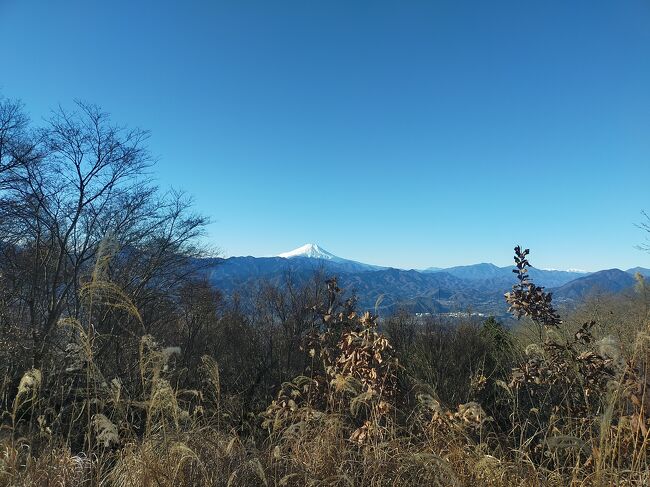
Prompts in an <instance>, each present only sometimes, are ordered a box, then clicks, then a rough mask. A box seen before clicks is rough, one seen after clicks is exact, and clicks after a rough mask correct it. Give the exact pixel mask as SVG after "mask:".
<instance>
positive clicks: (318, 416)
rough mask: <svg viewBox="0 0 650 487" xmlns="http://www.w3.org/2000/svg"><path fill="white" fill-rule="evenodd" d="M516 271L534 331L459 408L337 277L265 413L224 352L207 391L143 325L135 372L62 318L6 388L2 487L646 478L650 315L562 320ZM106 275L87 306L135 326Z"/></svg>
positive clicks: (521, 306) (206, 376) (517, 299)
mask: <svg viewBox="0 0 650 487" xmlns="http://www.w3.org/2000/svg"><path fill="white" fill-rule="evenodd" d="M519 258H520V261H519V263H520V264H521V261H522V260H525V258H526V255H525V254H523V255H520V256H519ZM101 262H102V264H101V265H105V263H103V261H101ZM519 267H520V271H521V279H520V285H519V288H518V289H517V292H516V293H514V294H511V295H510V297H509V299H510V300H511V304H513V303H514V305H515V307H516V309H517V312H518V313H520V314H521V315H522V316H529V317H530V318H532V319H533V320H534V322H535V323H536V328H535V329H536V331H537V332H538V333H539V334H540V335H539V338H540V339H539V340H537V341H536V342H535V343H533V344H528V346H526V347H525V350H524V349H523V347H522V349H518V350H516V353H513V351H512V350H511V349H512V348H517V345H516V340H513V343H515V344H514V345H513V343H510V342H507V350H496V351H493V352H494V353H493V354H492V355H491V357H492V359H494V357H497V358H498V357H502V356H503V354H506V355H507V356H508V357H510V360H513V361H514V362H513V363H514V364H515V365H516V367H515V370H514V371H513V372H512V373H510V372H507V371H506V372H505V374H506V375H504V376H503V378H506V379H508V380H502V379H500V378H499V376H497V375H495V374H494V373H488V371H487V369H486V367H487V365H486V363H487V359H486V358H485V357H484V358H483V361H482V362H481V363H482V364H483V365H482V368H481V369H480V370H478V371H477V370H472V371H471V374H469V375H468V376H467V381H468V383H467V384H461V385H459V386H462V387H463V390H467V391H470V394H473V395H474V396H473V397H475V400H470V401H467V402H464V403H461V404H458V403H455V404H444V401H442V400H441V399H440V397H438V396H437V395H436V393H435V387H433V386H435V384H427V383H423V382H422V381H419V380H417V379H416V378H415V377H413V376H412V375H410V374H409V373H408V370H409V368H408V367H406V366H405V365H409V364H404V363H402V362H401V361H400V359H402V358H404V359H406V360H409V359H413V360H414V363H417V364H423V363H424V362H421V361H420V359H417V357H415V358H414V356H411V355H404V356H403V357H400V356H399V353H398V352H397V351H396V350H394V349H393V347H392V346H391V343H390V340H389V339H388V337H387V336H386V335H384V334H383V333H382V332H381V331H380V330H379V329H378V327H377V321H376V318H375V317H373V316H372V315H370V314H368V313H366V314H363V315H358V314H357V313H356V312H355V311H354V306H353V302H352V301H347V302H343V303H341V302H340V301H339V296H338V294H339V290H338V288H337V287H336V282H335V281H329V282H328V293H327V298H326V300H325V301H326V302H325V303H324V304H323V305H322V307H321V308H319V309H317V310H316V313H317V314H319V315H320V317H321V323H320V326H318V327H317V328H315V329H313V330H312V332H311V333H310V334H309V336H308V337H307V338H306V340H305V341H304V343H303V346H304V353H305V354H306V356H307V357H309V360H308V362H307V364H308V365H307V366H306V367H305V369H304V370H303V371H302V372H303V373H302V374H301V375H299V376H297V377H296V378H295V379H293V380H291V381H287V382H285V383H283V384H282V386H281V387H279V389H278V391H277V395H276V397H275V399H274V400H272V401H269V405H268V407H267V408H266V410H264V411H250V412H249V413H247V415H246V414H239V415H235V414H234V413H232V412H233V411H234V410H235V409H236V408H240V409H241V402H242V399H241V398H240V397H235V396H234V395H233V394H229V393H224V391H223V390H222V387H223V385H222V375H221V364H219V363H217V360H215V358H213V357H208V356H206V357H203V358H202V360H199V364H200V365H199V367H198V368H197V369H196V374H198V375H200V377H198V378H194V379H195V380H194V381H193V383H195V384H200V386H197V387H196V388H184V387H182V386H181V382H180V381H179V379H178V377H179V375H178V374H177V373H176V372H177V369H178V367H179V365H178V364H177V361H178V360H179V358H180V357H182V351H181V350H179V349H178V348H177V347H164V346H162V345H160V344H159V343H158V341H157V340H156V339H155V338H154V337H153V336H150V335H144V336H142V337H141V338H139V340H138V343H137V346H135V347H133V348H132V349H130V350H133V353H134V354H135V355H134V356H135V362H134V363H133V367H134V368H135V369H136V371H134V374H133V375H134V377H135V378H136V380H134V381H130V382H127V381H126V380H124V381H123V380H122V378H120V377H112V376H111V375H109V374H108V373H107V372H104V371H102V370H101V366H100V362H99V361H98V359H97V357H98V356H99V355H101V344H102V343H103V337H102V336H100V335H99V334H98V333H97V332H96V331H95V329H94V328H93V327H92V326H91V325H90V324H88V325H85V326H84V325H82V324H81V322H80V321H78V320H71V319H69V320H66V321H65V322H64V323H62V324H63V325H65V326H63V327H60V330H61V331H62V332H65V333H66V335H65V336H66V337H67V339H68V343H67V346H66V347H65V350H66V351H65V357H64V358H63V359H61V360H60V361H59V362H56V361H53V362H51V365H50V366H49V367H48V368H45V367H44V368H43V369H42V370H39V369H28V370H26V371H25V372H24V374H23V375H22V378H21V379H20V380H19V381H18V382H17V384H16V386H15V387H13V388H12V387H11V381H10V380H9V378H5V379H4V380H3V382H2V390H1V391H0V392H2V397H9V396H11V401H7V400H5V401H4V404H6V405H7V406H8V407H7V408H6V411H5V412H4V413H3V421H2V429H0V486H2V487H5V486H7V487H8V486H26V487H27V486H72V485H74V486H83V485H89V486H91V485H92V486H100V485H101V486H124V487H127V486H152V487H153V486H170V487H171V486H188V487H189V486H257V485H259V486H325V485H328V486H329V485H333V486H389V485H390V486H412V485H427V486H429V485H430V486H477V485H485V486H488V485H489V486H512V485H516V486H517V485H518V486H538V485H557V486H564V485H573V486H592V485H593V486H601V485H602V486H604V485H612V484H617V485H630V486H632V485H634V486H642V485H648V484H649V482H650V468H649V463H648V461H649V458H648V449H649V448H648V447H649V446H650V445H649V444H650V434H649V431H648V429H649V427H650V392H649V391H650V389H649V387H650V386H649V379H650V378H649V376H648V366H649V364H650V321H649V319H648V314H647V312H646V314H645V315H643V314H640V313H641V312H639V313H637V314H635V321H634V324H633V325H629V326H630V329H627V330H625V331H624V333H621V336H625V337H630V336H632V334H633V330H632V329H631V328H632V327H634V328H635V329H636V330H635V334H634V336H635V338H634V340H631V339H630V341H629V343H622V342H621V341H620V340H619V339H618V337H617V336H614V335H613V334H612V333H610V332H611V329H612V325H611V323H608V328H599V326H600V325H597V324H592V323H591V321H584V322H583V323H582V325H577V324H573V322H571V323H570V324H564V323H562V322H561V321H560V320H559V316H558V315H557V313H556V311H555V310H554V308H553V306H552V303H551V301H550V298H548V296H547V295H546V294H545V291H544V290H543V289H542V288H538V287H534V286H529V285H528V281H527V277H526V275H525V267H526V265H525V264H522V265H520V266H519ZM100 271H101V268H99V267H98V270H97V272H96V273H95V275H94V281H93V282H91V283H90V284H89V285H88V286H86V287H85V288H84V293H85V294H84V295H83V298H84V299H85V300H86V302H87V303H90V304H89V305H90V306H95V307H98V306H103V307H104V308H106V307H108V308H110V309H112V310H113V311H114V310H115V309H117V311H119V312H123V313H126V314H128V315H129V316H130V317H131V318H135V319H136V320H137V321H141V316H140V314H139V313H137V312H135V311H134V310H133V309H132V306H133V305H132V303H131V301H127V302H126V304H122V305H119V306H116V305H115V303H113V300H116V299H119V298H120V296H121V295H120V293H119V292H118V290H116V289H114V288H113V286H104V285H101V282H100V281H101V279H102V277H101V275H102V272H100ZM640 289H641V291H643V292H639V293H638V294H637V297H636V299H637V301H636V303H637V304H638V303H641V304H640V305H639V306H640V308H643V306H646V304H647V296H646V294H647V293H645V289H644V288H640ZM108 291H110V293H109V292H108ZM527 293H534V294H535V296H534V298H535V299H530V298H531V296H529V295H528V294H527ZM109 298H110V299H109ZM630 299H631V298H630ZM527 303H533V305H534V309H532V311H531V310H530V309H528V308H527ZM627 309H628V311H629V308H627ZM645 309H646V310H647V307H646V308H645ZM585 313H586V311H585V310H581V311H580V312H579V313H578V314H577V315H576V316H577V318H576V320H577V319H579V318H582V317H584V314H585ZM625 318H626V316H625V315H621V319H625ZM609 319H610V322H611V321H612V319H613V318H612V314H610V315H609ZM628 324H629V322H628ZM495 330H496V331H497V332H498V333H501V332H500V331H499V330H498V329H495V328H491V329H490V334H488V335H489V336H488V338H489V340H493V338H494V336H493V335H494V332H495ZM490 343H497V344H501V345H498V346H505V345H503V343H506V342H503V341H498V342H494V341H490ZM413 349H414V350H416V352H414V353H417V350H418V347H414V348H413ZM497 352H498V353H497ZM486 356H487V355H486ZM518 357H521V359H519V358H518ZM216 359H219V357H216ZM492 359H491V360H492ZM57 363H58V364H59V365H58V366H55V364H57ZM495 370H496V369H495ZM184 373H186V374H187V372H184ZM231 373H232V371H231ZM442 373H444V372H442ZM486 374H487V375H486ZM423 375H424V376H425V377H426V376H427V375H426V374H423ZM488 390H489V391H491V392H490V394H486V393H485V392H486V391H488ZM481 398H483V399H481ZM235 405H236V406H235ZM243 418H248V419H246V420H245V421H244V419H243ZM251 425H252V426H251Z"/></svg>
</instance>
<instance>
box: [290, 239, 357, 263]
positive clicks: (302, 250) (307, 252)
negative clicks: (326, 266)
mask: <svg viewBox="0 0 650 487" xmlns="http://www.w3.org/2000/svg"><path fill="white" fill-rule="evenodd" d="M278 257H283V258H285V259H290V258H292V257H309V258H311V259H327V260H331V261H334V262H337V261H343V260H346V259H341V258H340V257H337V256H336V255H334V254H332V253H330V252H328V251H327V250H325V249H323V248H321V247H319V246H318V245H316V244H313V243H308V244H305V245H303V246H302V247H298V248H297V249H293V250H290V251H289V252H283V253H282V254H278Z"/></svg>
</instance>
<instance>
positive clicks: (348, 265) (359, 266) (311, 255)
mask: <svg viewBox="0 0 650 487" xmlns="http://www.w3.org/2000/svg"><path fill="white" fill-rule="evenodd" d="M278 257H280V258H283V259H297V258H298V259H300V258H302V259H320V260H322V261H325V262H327V263H334V264H336V265H335V267H339V268H341V270H345V271H348V272H349V271H372V270H379V269H386V267H381V266H377V265H371V264H364V263H362V262H357V261H356V260H350V259H343V258H342V257H338V256H336V255H334V254H332V253H331V252H328V251H327V250H325V249H324V248H322V247H320V246H318V245H317V244H313V243H308V244H305V245H303V246H301V247H298V248H297V249H293V250H290V251H289V252H283V253H281V254H278ZM325 262H324V263H325Z"/></svg>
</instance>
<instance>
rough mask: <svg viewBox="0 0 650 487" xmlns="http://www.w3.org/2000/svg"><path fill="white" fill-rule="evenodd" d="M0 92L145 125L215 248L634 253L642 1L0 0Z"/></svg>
mask: <svg viewBox="0 0 650 487" xmlns="http://www.w3.org/2000/svg"><path fill="white" fill-rule="evenodd" d="M0 36H1V37H0V92H1V93H2V94H4V95H5V96H8V97H12V98H21V99H22V100H23V101H24V103H25V104H26V106H27V109H28V111H29V113H30V114H31V116H32V118H33V119H35V120H37V121H38V120H40V119H41V118H42V117H43V116H45V115H46V114H47V112H48V110H49V109H50V108H51V107H54V106H56V105H57V104H59V103H61V104H62V105H64V106H70V105H71V102H72V100H73V99H75V98H79V99H83V100H85V101H90V102H93V103H97V104H99V105H101V106H102V107H104V108H105V109H106V110H107V111H109V112H111V113H112V114H113V117H114V119H115V120H116V121H119V122H122V123H126V124H129V125H137V126H140V127H142V128H146V129H149V130H151V132H152V136H151V139H150V148H151V151H152V152H153V154H154V155H156V156H157V157H158V158H159V161H160V162H159V164H158V168H157V178H158V183H159V184H160V185H161V186H170V185H173V186H174V187H176V188H181V189H185V190H186V191H188V192H189V193H191V194H193V195H194V197H195V201H196V204H197V207H198V209H199V210H200V211H202V212H203V213H206V214H208V215H209V216H211V218H212V220H213V223H212V224H211V226H210V228H209V238H210V241H211V242H213V243H214V244H216V245H217V246H218V247H220V248H221V249H222V250H223V252H224V253H225V254H226V255H228V256H230V255H272V254H277V253H279V252H282V251H286V250H290V249H292V248H294V247H298V246H299V245H302V244H304V243H306V242H315V243H318V244H320V245H321V246H322V247H324V248H325V249H327V250H329V251H330V252H332V253H335V254H337V255H340V256H342V257H346V258H351V259H355V260H360V261H364V262H368V263H375V264H383V265H392V266H399V267H407V268H410V267H416V268H417V267H428V266H448V265H457V264H468V263H475V262H484V261H488V262H494V263H496V264H499V265H507V264H509V263H510V255H511V253H512V247H513V246H514V244H516V243H521V244H523V245H525V246H528V247H530V248H531V249H532V259H531V260H532V262H533V264H534V265H537V266H539V267H553V268H582V269H587V270H596V269H601V268H609V267H621V268H627V267H631V266H635V265H642V266H646V267H650V254H648V253H643V252H641V251H639V250H636V249H635V248H634V247H635V245H637V244H640V243H642V242H643V241H644V239H645V234H644V233H643V232H642V231H641V230H639V229H638V228H636V227H635V223H639V222H641V221H643V220H642V216H641V214H640V212H641V210H644V209H645V210H647V211H650V193H649V191H648V187H649V183H650V1H648V0H629V1H628V0H625V1H611V0H607V1H595V0H585V1H570V2H567V1H565V0H557V1H535V2H532V1H521V0H514V1H508V2H502V1H492V2H484V1H460V0H450V1H444V2H443V1H433V0H431V1H421V2H417V1H413V2H404V1H392V2H382V1H351V0H346V1H340V2H339V1H332V0H328V1H322V2H310V1H304V0H297V1H292V2H285V1H266V0H264V1H259V2H253V1H245V0H232V1H229V2H220V1H202V2H198V1H188V0H185V1H183V2H178V1H173V2H172V1H162V0H155V1H134V0H120V1H117V0H112V1H104V2H100V1H93V0H57V1H52V0H41V1H36V0H0Z"/></svg>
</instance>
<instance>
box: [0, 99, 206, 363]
mask: <svg viewBox="0 0 650 487" xmlns="http://www.w3.org/2000/svg"><path fill="white" fill-rule="evenodd" d="M3 106H4V107H5V108H4V111H0V117H2V118H0V123H2V120H6V122H5V124H4V125H3V126H5V127H6V129H4V131H3V132H0V137H2V138H3V139H2V144H3V145H2V147H4V148H5V149H3V150H5V152H6V153H7V155H6V156H3V159H2V170H3V174H5V176H3V179H2V184H3V187H2V194H1V197H2V202H1V203H2V204H1V207H0V242H2V252H3V255H2V256H1V257H0V258H1V259H2V262H1V263H0V266H1V267H0V273H1V274H0V275H2V279H3V280H4V281H5V282H6V283H8V284H9V285H10V286H11V287H12V289H14V290H16V293H17V295H18V297H19V299H18V301H19V303H20V304H19V309H18V314H19V315H20V316H22V317H24V326H25V327H27V328H28V329H29V330H30V332H31V336H32V340H33V343H32V355H33V360H34V362H35V363H38V362H40V361H41V359H42V355H43V353H44V351H45V349H46V346H47V344H48V337H50V335H51V333H52V330H53V329H54V327H55V325H56V323H57V322H58V321H59V320H60V318H61V317H62V316H63V315H64V314H65V315H69V316H77V315H78V314H79V312H80V303H79V298H78V296H79V289H80V286H81V285H82V282H83V281H84V280H88V279H90V277H91V274H92V269H93V264H94V262H95V260H96V258H97V252H98V249H99V248H100V242H102V240H103V239H106V238H107V236H110V239H111V241H112V242H113V243H114V245H112V253H113V255H111V257H112V258H113V262H112V263H111V265H110V266H107V273H108V274H109V275H110V276H109V277H111V278H115V279H118V280H119V281H120V283H121V284H122V285H123V286H124V287H125V288H126V289H128V292H130V293H131V294H132V295H133V297H134V298H139V299H141V301H142V304H143V305H145V306H146V304H147V299H149V301H151V299H152V297H151V296H152V294H154V295H155V294H156V293H158V294H160V293H161V292H162V291H161V289H163V288H164V290H165V292H168V291H169V289H171V288H172V287H173V286H174V281H178V280H181V279H182V278H183V277H186V276H187V275H188V273H190V272H191V268H192V266H189V265H188V260H187V259H188V257H191V256H196V255H198V254H199V252H200V248H199V247H198V246H197V245H196V242H195V241H196V238H197V237H198V236H199V235H200V234H201V231H202V228H203V227H204V225H205V224H206V219H205V218H203V217H201V216H199V215H194V214H192V213H191V201H190V200H189V199H188V198H186V197H185V196H184V195H183V194H181V193H177V192H171V193H167V194H161V193H160V192H159V191H158V190H157V188H156V187H153V186H151V185H149V184H147V183H146V181H145V180H144V177H143V176H145V171H147V169H148V168H149V167H150V166H151V164H152V159H151V157H150V155H149V152H148V150H147V148H146V145H145V144H146V141H147V137H148V134H147V132H146V131H143V130H140V129H128V128H125V127H119V126H117V125H114V124H112V123H111V121H110V118H109V116H108V115H107V114H106V113H105V112H103V111H101V110H100V109H99V108H98V107H96V106H94V105H88V104H84V103H80V102H78V103H77V106H76V110H74V111H67V110H64V109H63V108H59V109H58V110H56V111H55V112H53V113H52V116H51V117H50V119H49V120H48V122H47V125H46V126H45V127H44V128H42V129H39V130H33V131H32V132H31V133H30V134H28V135H26V130H27V120H26V119H25V118H24V117H22V116H21V115H20V113H21V112H20V110H19V109H18V108H17V107H19V105H16V104H13V105H12V104H6V103H5V105H3ZM2 114H4V115H2ZM25 140H32V141H34V142H33V143H32V145H31V146H29V144H26V143H25V142H24V141H25ZM28 147H29V150H27V148H28ZM18 148H20V149H21V150H20V151H19V150H18ZM1 154H3V152H0V155H1ZM163 269H166V270H167V271H169V272H162V270H163ZM152 289H157V291H152Z"/></svg>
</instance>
